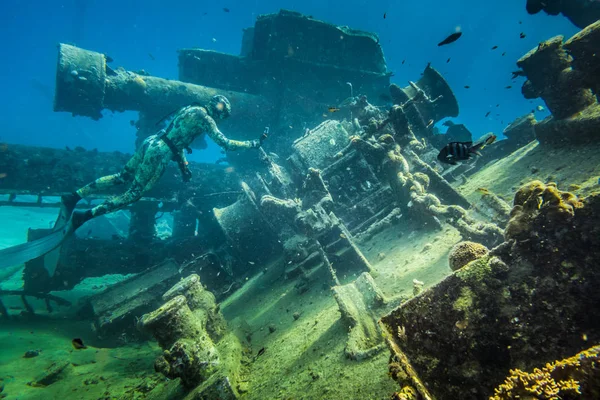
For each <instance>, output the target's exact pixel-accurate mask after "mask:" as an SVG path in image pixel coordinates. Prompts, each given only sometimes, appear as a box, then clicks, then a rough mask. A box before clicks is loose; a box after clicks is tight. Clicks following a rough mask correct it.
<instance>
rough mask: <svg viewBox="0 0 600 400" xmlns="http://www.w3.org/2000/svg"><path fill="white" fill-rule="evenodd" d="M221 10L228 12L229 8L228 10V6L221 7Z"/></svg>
mask: <svg viewBox="0 0 600 400" xmlns="http://www.w3.org/2000/svg"><path fill="white" fill-rule="evenodd" d="M223 11H225V12H229V11H231V10H229V8H227V7H223Z"/></svg>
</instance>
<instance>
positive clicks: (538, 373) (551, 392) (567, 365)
mask: <svg viewBox="0 0 600 400" xmlns="http://www.w3.org/2000/svg"><path fill="white" fill-rule="evenodd" d="M599 353H600V346H595V347H592V348H590V349H588V350H585V351H582V352H581V353H579V354H577V355H575V356H573V357H570V358H567V359H565V360H560V361H555V362H553V363H549V364H546V366H545V367H544V368H542V369H539V368H535V369H534V370H533V372H523V371H521V370H519V369H514V370H511V371H510V375H509V376H508V377H507V378H506V380H505V381H504V383H503V384H501V385H500V386H499V387H498V388H496V389H495V390H494V396H492V397H490V400H508V399H527V398H529V399H531V398H536V399H552V400H558V399H562V398H566V396H568V397H567V398H569V399H573V398H581V399H586V398H591V397H589V394H590V393H597V391H598V389H600V388H598V387H597V385H598V383H597V382H598V374H599V373H598V370H597V365H598V362H600V355H599ZM594 385H596V386H594ZM578 395H581V396H578ZM594 398H595V397H594Z"/></svg>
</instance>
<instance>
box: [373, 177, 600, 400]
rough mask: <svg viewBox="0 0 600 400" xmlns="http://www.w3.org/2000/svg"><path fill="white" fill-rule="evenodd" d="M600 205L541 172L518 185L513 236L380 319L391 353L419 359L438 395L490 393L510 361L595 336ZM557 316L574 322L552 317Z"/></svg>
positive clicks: (537, 357) (525, 361)
mask: <svg viewBox="0 0 600 400" xmlns="http://www.w3.org/2000/svg"><path fill="white" fill-rule="evenodd" d="M599 206H600V196H599V195H597V194H596V195H592V196H590V197H587V198H585V199H583V200H579V199H576V198H575V197H574V196H573V195H570V194H568V193H566V192H561V191H559V190H558V189H556V187H555V186H554V185H544V184H542V183H541V182H532V183H530V184H527V185H524V186H523V187H522V188H521V189H519V191H517V193H516V195H515V208H514V209H513V211H514V213H513V219H514V221H513V222H512V223H511V222H509V226H508V227H507V232H506V233H507V238H508V237H510V238H511V239H512V241H510V242H507V243H504V244H503V245H502V246H499V247H497V248H496V249H494V250H493V251H492V252H491V254H488V255H487V256H482V257H480V258H478V259H477V260H475V261H473V262H471V263H469V264H468V265H466V266H464V267H462V268H460V269H458V270H457V271H456V272H455V273H454V274H452V275H451V276H449V277H447V278H446V279H444V280H443V281H442V282H440V283H438V284H437V285H435V286H433V287H432V288H431V289H429V290H427V291H425V292H424V293H422V294H421V295H420V296H418V297H415V298H413V299H410V300H409V301H407V302H406V303H404V304H403V305H402V306H401V307H399V308H398V309H396V310H394V311H393V312H391V313H390V314H388V315H386V316H385V317H383V318H382V319H381V323H382V326H383V328H384V332H386V333H384V335H388V334H389V338H388V344H389V343H391V342H393V345H391V344H390V348H391V349H392V351H393V352H394V354H397V355H399V356H406V357H407V358H406V359H405V360H406V361H405V362H406V363H408V364H407V365H404V362H403V365H402V369H403V370H406V369H407V368H414V370H415V371H416V373H417V374H418V377H419V378H420V379H422V380H423V381H424V382H426V384H427V388H428V389H429V391H430V392H431V394H432V395H434V396H435V397H436V398H438V399H455V398H461V399H478V398H485V397H489V396H491V395H492V394H493V387H494V385H495V383H494V382H498V383H499V382H502V380H504V378H505V375H506V371H507V370H508V369H509V368H514V367H515V366H518V367H519V368H520V369H521V370H528V369H531V368H534V367H536V366H537V365H540V364H544V363H545V362H547V360H548V359H552V358H557V359H558V358H560V357H561V356H562V354H565V353H567V354H569V353H571V354H573V353H575V352H578V351H581V350H582V349H583V348H585V347H584V346H585V344H586V343H585V342H586V340H591V341H592V342H594V341H597V340H598V338H597V337H596V336H597V335H596V336H594V335H592V336H593V337H592V336H590V332H597V331H598V330H599V329H600V327H599V325H598V321H600V319H599V318H600V316H599V315H598V312H597V308H596V307H595V304H597V302H598V301H600V298H599V297H598V293H597V291H595V290H594V289H592V288H593V287H595V286H596V285H598V284H600V273H599V272H598V270H597V268H594V265H596V264H597V262H598V259H600V254H599V253H598V249H599V248H600V247H599V245H600V243H599V240H600V239H599V238H600V236H599V235H598V234H597V232H598V226H600V213H599V212H598V210H600V208H599ZM511 226H517V227H518V228H519V229H516V228H511ZM555 320H562V321H569V323H568V324H549V323H548V321H555ZM400 327H401V328H402V329H403V330H404V332H405V335H406V339H405V340H400V339H398V338H397V335H396V332H397V331H398V329H399V328H400ZM581 332H586V335H585V339H586V340H583V339H582V335H581ZM386 337H387V336H386ZM437 338H444V339H443V340H438V339H437ZM507 343H509V345H507ZM586 347H587V346H586ZM449 354H451V355H452V357H448V356H445V357H440V355H449ZM484 355H485V356H484ZM490 355H491V357H490ZM408 360H410V361H408ZM417 389H418V388H417ZM418 392H419V393H420V394H421V392H420V390H418Z"/></svg>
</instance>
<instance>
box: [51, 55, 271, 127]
mask: <svg viewBox="0 0 600 400" xmlns="http://www.w3.org/2000/svg"><path fill="white" fill-rule="evenodd" d="M73 72H76V73H77V74H76V75H74V74H73ZM219 93H220V94H223V95H225V96H227V97H228V98H229V99H235V107H236V112H235V117H232V118H231V120H232V121H233V122H227V123H225V125H226V126H227V124H231V125H233V126H232V127H231V128H234V127H237V128H238V129H235V130H236V131H241V132H242V131H247V130H248V129H250V130H253V131H259V129H262V127H264V126H266V125H269V123H268V120H269V118H271V114H272V113H273V105H272V104H270V102H269V101H268V100H267V99H265V98H264V97H262V96H256V95H252V94H247V93H244V92H236V91H228V90H219V91H217V90H216V89H214V88H210V87H206V86H200V85H194V84H190V83H185V82H180V81H172V80H167V79H162V78H157V77H154V76H150V75H139V74H136V73H134V72H130V71H125V70H124V69H122V68H119V69H117V70H112V69H111V68H110V67H108V66H107V65H106V58H105V56H104V55H103V54H100V53H96V52H93V51H89V50H84V49H80V48H78V47H75V46H71V45H67V44H64V43H61V44H60V45H59V46H58V69H57V72H56V93H55V99H54V110H55V111H68V112H71V113H73V115H82V116H87V117H90V118H93V119H96V120H97V119H100V118H102V113H101V111H102V110H103V109H105V108H108V109H110V110H112V111H121V112H122V111H127V110H137V111H144V113H145V114H147V115H152V116H154V117H155V120H159V119H160V118H161V116H164V115H166V114H167V113H170V112H172V111H173V110H174V109H177V108H178V107H183V106H186V105H189V104H193V103H199V104H206V103H208V100H209V99H210V98H211V97H212V96H214V95H216V94H219ZM235 121H237V126H236V125H235ZM249 124H250V125H249ZM252 124H254V125H252ZM250 126H253V127H254V129H252V128H250ZM154 133H155V132H154Z"/></svg>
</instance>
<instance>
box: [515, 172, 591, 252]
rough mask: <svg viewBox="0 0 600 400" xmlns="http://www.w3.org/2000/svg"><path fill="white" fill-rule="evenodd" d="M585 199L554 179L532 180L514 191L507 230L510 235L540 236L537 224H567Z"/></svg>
mask: <svg viewBox="0 0 600 400" xmlns="http://www.w3.org/2000/svg"><path fill="white" fill-rule="evenodd" d="M581 207H583V203H582V202H581V201H580V200H579V199H578V198H577V196H575V195H574V194H572V193H569V192H562V191H560V190H558V188H557V186H556V184H555V183H548V184H547V185H545V184H543V183H542V182H540V181H532V182H529V183H527V184H526V185H523V186H522V187H521V188H520V189H519V190H518V191H517V193H516V194H515V200H514V208H513V209H512V211H511V213H510V220H509V221H508V225H507V227H506V230H505V232H504V234H505V236H506V238H507V239H516V240H526V239H529V238H530V237H531V236H532V235H534V236H537V233H536V228H537V227H546V226H548V228H551V226H554V228H557V227H559V226H561V225H565V224H566V223H568V222H569V221H570V219H571V218H572V217H573V216H574V215H575V210H576V209H578V208H581Z"/></svg>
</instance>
